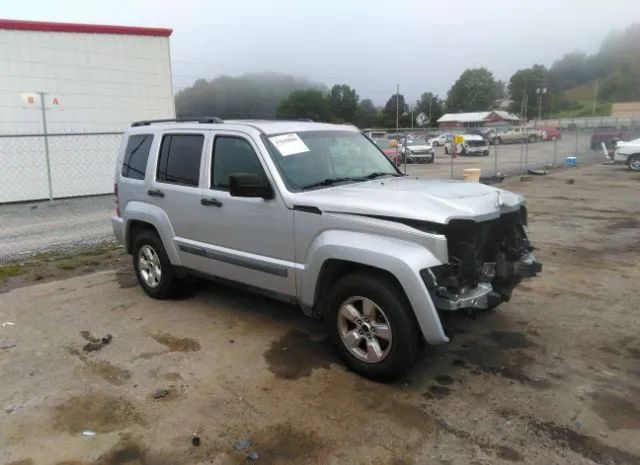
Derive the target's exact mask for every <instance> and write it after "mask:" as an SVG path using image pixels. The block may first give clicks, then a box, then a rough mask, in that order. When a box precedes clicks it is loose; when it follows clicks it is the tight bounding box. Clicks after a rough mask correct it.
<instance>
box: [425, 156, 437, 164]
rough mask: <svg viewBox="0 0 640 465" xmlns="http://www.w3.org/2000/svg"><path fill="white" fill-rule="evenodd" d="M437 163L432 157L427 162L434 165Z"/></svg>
mask: <svg viewBox="0 0 640 465" xmlns="http://www.w3.org/2000/svg"><path fill="white" fill-rule="evenodd" d="M434 161H435V157H431V158H429V160H427V163H433V162H434Z"/></svg>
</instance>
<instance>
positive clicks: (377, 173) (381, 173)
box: [365, 171, 402, 179]
mask: <svg viewBox="0 0 640 465" xmlns="http://www.w3.org/2000/svg"><path fill="white" fill-rule="evenodd" d="M380 176H402V174H399V173H388V172H385V171H374V172H373V173H371V174H367V175H366V176H365V179H375V178H379V177H380Z"/></svg>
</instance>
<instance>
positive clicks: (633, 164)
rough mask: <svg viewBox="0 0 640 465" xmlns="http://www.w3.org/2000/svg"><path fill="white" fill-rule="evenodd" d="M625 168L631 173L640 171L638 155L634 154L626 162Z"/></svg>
mask: <svg viewBox="0 0 640 465" xmlns="http://www.w3.org/2000/svg"><path fill="white" fill-rule="evenodd" d="M627 166H628V167H629V169H630V170H631V171H640V153H635V154H633V155H631V156H630V157H629V159H628V160H627Z"/></svg>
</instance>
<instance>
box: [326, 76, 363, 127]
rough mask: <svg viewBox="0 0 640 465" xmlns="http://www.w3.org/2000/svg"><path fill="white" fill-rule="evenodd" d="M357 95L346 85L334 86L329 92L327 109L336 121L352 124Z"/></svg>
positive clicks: (354, 118)
mask: <svg viewBox="0 0 640 465" xmlns="http://www.w3.org/2000/svg"><path fill="white" fill-rule="evenodd" d="M358 100H360V97H358V94H357V93H356V91H355V89H352V88H351V87H349V86H348V85H346V84H342V85H335V86H333V87H332V88H331V91H330V92H329V108H330V110H331V113H333V116H334V117H335V119H336V121H338V122H341V123H353V122H355V120H356V111H357V110H358Z"/></svg>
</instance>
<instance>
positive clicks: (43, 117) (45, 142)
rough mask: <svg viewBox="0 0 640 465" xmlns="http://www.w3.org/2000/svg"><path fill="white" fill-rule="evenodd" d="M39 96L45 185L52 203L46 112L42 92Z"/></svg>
mask: <svg viewBox="0 0 640 465" xmlns="http://www.w3.org/2000/svg"><path fill="white" fill-rule="evenodd" d="M38 93H39V94H40V109H41V110H42V129H43V134H44V155H45V157H46V160H47V183H48V185H49V202H53V187H52V185H51V162H50V161H49V137H48V136H47V110H46V108H45V106H44V96H45V95H46V94H45V93H44V92H38Z"/></svg>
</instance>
